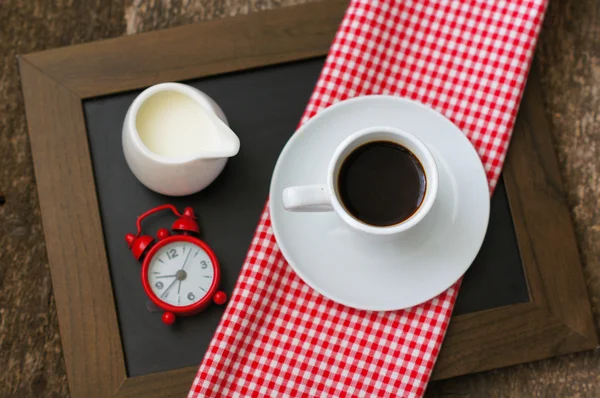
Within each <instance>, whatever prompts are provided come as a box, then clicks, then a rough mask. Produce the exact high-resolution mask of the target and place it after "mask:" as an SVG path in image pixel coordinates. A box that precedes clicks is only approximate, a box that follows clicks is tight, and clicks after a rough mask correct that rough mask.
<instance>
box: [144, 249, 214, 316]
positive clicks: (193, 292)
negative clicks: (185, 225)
mask: <svg viewBox="0 0 600 398" xmlns="http://www.w3.org/2000/svg"><path fill="white" fill-rule="evenodd" d="M214 268H215V267H214V264H213V262H212V261H211V259H210V256H209V255H208V253H207V252H206V251H204V250H203V249H202V248H201V247H200V246H198V245H196V244H194V243H192V242H187V241H176V242H170V243H167V244H166V245H164V246H163V247H161V248H160V249H158V250H157V251H156V253H155V254H154V256H152V258H151V259H150V263H149V266H148V275H147V278H148V283H149V285H150V289H152V291H153V292H154V294H155V295H156V297H158V298H159V299H160V300H161V301H164V302H165V303H167V304H170V305H172V306H175V307H185V306H189V305H193V304H195V303H197V302H198V301H200V300H202V299H203V298H204V297H205V296H206V295H207V294H208V293H209V291H210V288H211V286H212V284H213V280H214V277H215V271H214Z"/></svg>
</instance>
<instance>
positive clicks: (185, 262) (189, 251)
mask: <svg viewBox="0 0 600 398" xmlns="http://www.w3.org/2000/svg"><path fill="white" fill-rule="evenodd" d="M191 253H192V251H191V250H188V255H187V257H186V258H185V261H184V262H183V267H181V269H182V270H183V269H184V268H185V265H186V264H187V260H188V258H190V254H191Z"/></svg>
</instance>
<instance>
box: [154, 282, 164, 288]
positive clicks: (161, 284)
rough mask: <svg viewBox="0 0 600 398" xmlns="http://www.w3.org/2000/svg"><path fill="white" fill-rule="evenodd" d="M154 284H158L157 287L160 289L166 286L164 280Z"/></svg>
mask: <svg viewBox="0 0 600 398" xmlns="http://www.w3.org/2000/svg"><path fill="white" fill-rule="evenodd" d="M154 286H156V288H157V289H159V290H160V289H162V288H163V287H165V285H163V283H162V282H156V284H155V285H154Z"/></svg>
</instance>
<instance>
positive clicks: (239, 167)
mask: <svg viewBox="0 0 600 398" xmlns="http://www.w3.org/2000/svg"><path fill="white" fill-rule="evenodd" d="M322 65H323V59H322V58H319V59H313V60H308V61H301V62H294V63H289V64H281V65H276V66H272V67H265V68H260V69H256V70H250V71H244V72H239V73H232V74H225V75H220V76H216V77H210V78H205V79H199V80H193V81H188V82H186V83H188V84H191V85H192V86H195V87H198V88H199V89H201V90H202V91H204V92H206V93H207V94H209V95H210V96H211V97H212V98H213V99H215V100H216V101H217V102H218V103H219V105H220V106H221V107H222V108H223V110H224V112H225V114H226V115H227V118H228V120H229V123H230V126H231V127H232V129H233V130H234V131H235V132H236V133H237V134H238V136H239V137H240V140H241V143H242V145H241V150H240V153H239V154H238V155H237V156H236V157H234V158H232V159H231V160H230V161H229V163H228V164H227V166H226V167H225V170H224V171H223V173H222V174H221V175H220V176H219V178H218V179H217V180H216V181H215V182H214V183H213V184H212V185H210V186H209V187H208V188H207V189H206V190H204V191H202V192H200V193H198V194H196V195H193V196H189V197H185V198H169V197H164V196H161V195H159V194H156V193H154V192H152V191H150V190H148V189H146V188H145V187H144V186H143V185H142V184H141V183H139V182H138V181H137V180H136V179H135V177H134V176H133V174H132V173H131V172H130V171H129V169H128V167H127V164H126V163H125V159H124V157H123V151H122V149H121V127H122V123H123V119H124V118H125V113H126V112H127V108H128V107H129V105H130V104H131V102H132V101H133V99H134V98H135V97H136V95H137V94H138V93H139V91H135V92H127V93H119V94H117V95H114V96H107V97H101V98H94V99H90V100H86V101H85V102H84V110H85V118H86V124H87V129H88V137H89V145H90V151H91V155H92V162H93V167H94V175H95V181H96V188H97V190H98V198H99V199H98V200H99V202H100V203H99V205H100V211H101V216H102V225H103V228H104V237H105V241H106V246H107V252H108V259H109V263H110V271H111V278H112V282H113V290H114V294H115V298H116V304H117V312H118V318H119V326H120V331H121V338H122V342H123V348H124V353H125V360H126V363H127V371H128V374H129V376H130V377H134V376H140V375H144V374H148V373H153V372H161V371H166V370H171V369H177V368H182V367H185V366H193V365H198V364H199V363H200V361H201V360H202V357H203V355H204V352H205V351H206V349H207V347H208V344H209V342H210V340H211V338H212V335H213V333H214V331H215V329H216V328H217V325H218V323H219V320H220V318H221V316H222V314H223V308H222V307H219V306H216V305H211V306H210V307H209V308H208V309H207V310H206V311H204V312H203V313H201V314H199V315H196V316H194V317H190V318H185V319H180V320H179V321H178V322H177V323H176V325H174V326H172V327H167V326H165V325H164V324H162V322H161V321H160V313H151V312H149V311H148V310H147V309H146V303H147V297H146V296H145V293H144V290H143V288H142V284H141V279H140V264H139V263H138V262H137V261H136V260H135V259H134V258H133V256H132V255H131V252H130V251H129V250H128V248H127V245H126V243H125V240H124V236H125V234H126V233H128V232H135V220H136V218H137V216H138V215H139V214H141V213H143V212H144V211H146V210H148V209H150V208H152V207H154V206H157V205H160V204H164V203H172V204H174V205H175V206H177V207H178V208H180V209H182V208H183V207H185V206H192V207H193V208H194V209H195V211H196V213H197V215H198V218H199V223H200V227H201V238H202V239H203V240H204V241H206V242H207V243H208V244H209V245H210V246H211V247H212V248H213V250H214V251H215V252H216V254H217V256H218V257H219V261H220V263H221V270H222V288H223V290H225V291H226V292H227V293H231V291H232V290H233V287H234V285H235V282H236V279H237V276H238V274H239V272H240V269H241V266H242V263H243V261H244V258H245V255H246V250H247V248H248V246H249V244H250V241H251V239H252V236H253V232H254V228H255V227H256V224H257V222H258V218H259V216H260V214H261V211H262V209H263V207H264V204H265V201H266V200H267V194H268V188H269V183H270V178H271V173H272V171H273V168H274V166H275V162H276V160H277V157H278V155H279V152H280V151H281V149H282V148H283V146H284V145H285V143H286V141H287V140H288V138H289V137H290V136H291V134H292V133H293V132H294V130H295V129H296V126H297V124H298V121H299V120H300V117H301V115H302V113H303V111H304V108H305V106H306V103H307V102H308V99H309V96H310V94H311V92H312V89H313V87H314V85H315V83H316V81H317V78H318V76H319V73H320V71H321V67H322ZM172 221H173V218H172V217H171V216H169V215H167V214H164V215H156V216H153V217H152V218H151V219H150V220H148V221H145V224H144V228H145V231H146V232H150V233H155V232H156V230H157V229H158V228H160V227H169V226H170V223H171V222H172ZM526 301H529V296H528V291H527V283H526V280H525V276H524V273H523V268H522V264H521V260H520V255H519V251H518V247H517V242H516V237H515V233H514V228H513V223H512V219H511V214H510V209H509V204H508V199H507V196H506V191H505V189H504V185H503V183H502V180H501V181H500V183H499V185H498V188H497V190H496V192H495V194H494V197H493V198H492V206H491V219H490V226H489V230H488V233H487V236H486V239H485V241H484V244H483V247H482V250H481V252H480V254H479V256H478V257H477V259H476V260H475V262H474V264H473V266H472V267H471V268H470V270H469V271H468V272H467V274H466V275H465V277H464V281H463V285H462V289H461V292H460V294H459V298H458V301H457V304H456V308H455V314H464V313H469V312H474V311H480V310H484V309H489V308H494V307H498V306H505V305H510V304H516V303H521V302H526Z"/></svg>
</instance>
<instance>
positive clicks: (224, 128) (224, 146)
mask: <svg viewBox="0 0 600 398" xmlns="http://www.w3.org/2000/svg"><path fill="white" fill-rule="evenodd" d="M214 119H215V120H214V123H215V127H216V128H217V131H218V133H219V137H220V140H219V141H220V148H219V149H218V150H217V151H216V152H218V157H227V158H230V157H232V156H235V155H237V154H238V152H239V150H240V139H239V138H238V136H237V135H236V134H235V133H234V132H233V131H232V130H231V129H230V128H229V126H228V125H227V124H225V123H224V122H223V121H222V120H221V119H220V118H219V117H216V115H215V118H214ZM215 157H217V156H215Z"/></svg>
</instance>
